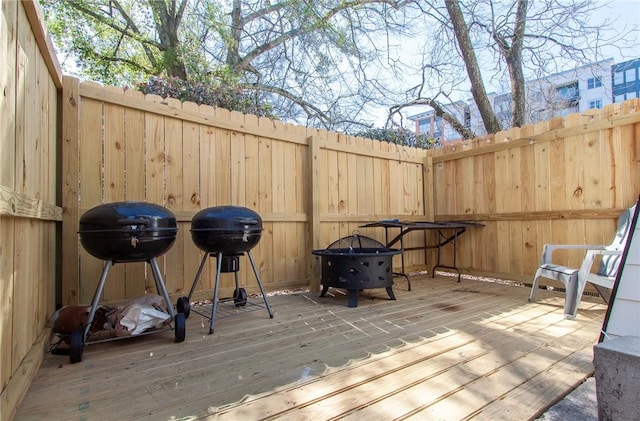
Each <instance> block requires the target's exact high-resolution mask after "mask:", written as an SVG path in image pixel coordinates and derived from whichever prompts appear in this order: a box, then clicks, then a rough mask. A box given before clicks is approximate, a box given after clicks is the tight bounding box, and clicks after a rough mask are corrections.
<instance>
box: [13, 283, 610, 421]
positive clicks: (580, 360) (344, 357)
mask: <svg viewBox="0 0 640 421" xmlns="http://www.w3.org/2000/svg"><path fill="white" fill-rule="evenodd" d="M411 282H412V287H413V291H411V292H408V291H407V290H406V283H405V282H400V281H399V282H397V284H396V285H395V287H394V291H395V294H396V297H397V298H398V299H397V300H396V301H391V300H389V299H388V296H387V294H386V291H385V290H384V289H381V290H365V291H364V292H362V293H361V294H360V298H359V302H358V304H359V305H358V307H357V308H348V307H347V297H346V295H345V294H344V293H343V292H342V291H340V290H334V289H330V290H329V291H330V293H332V294H331V295H332V296H327V297H324V298H320V297H318V295H319V294H318V293H310V292H298V293H291V294H285V295H274V296H272V297H270V298H269V303H270V304H271V307H272V308H273V311H274V313H275V318H274V319H270V318H269V316H268V314H267V311H266V310H264V309H260V311H243V309H240V310H239V311H238V314H237V316H234V317H226V318H221V319H218V320H216V325H215V333H214V334H213V335H209V334H208V328H209V321H208V320H207V319H206V318H204V317H202V316H200V315H198V314H195V313H192V316H191V317H190V318H189V319H188V320H187V338H186V341H185V342H183V343H174V342H173V338H174V336H173V332H170V331H167V332H166V333H160V334H154V335H148V336H144V337H138V338H132V339H127V340H123V341H114V342H108V343H103V344H94V345H89V346H88V347H87V348H86V349H85V352H84V356H83V360H82V362H80V363H78V364H73V365H72V364H70V363H69V361H68V358H67V357H61V356H55V355H47V356H46V357H45V360H44V362H43V364H42V366H41V368H40V369H39V371H38V374H37V376H36V378H35V379H34V381H33V384H32V385H31V388H30V389H29V392H28V393H27V395H26V397H25V399H24V400H23V402H22V404H21V406H20V408H19V411H18V413H17V415H16V420H36V419H37V420H40V419H56V420H67V419H69V420H71V419H73V420H78V419H83V420H123V419H126V420H138V419H149V420H173V419H189V420H192V419H217V418H222V419H231V420H237V419H246V420H249V419H250V420H254V419H310V418H315V419H322V420H328V419H354V420H361V419H371V420H374V419H380V420H390V419H411V418H413V419H421V420H425V419H427V420H429V419H438V420H461V419H474V420H498V419H505V420H506V419H509V420H513V419H519V420H526V419H533V418H535V417H537V416H538V415H540V414H541V413H542V412H543V411H544V410H546V409H547V408H548V407H549V406H551V405H552V404H554V403H555V402H556V401H558V400H559V399H560V398H562V397H563V396H564V395H566V394H567V393H568V392H569V391H570V390H571V389H573V388H575V387H576V386H577V385H578V384H580V383H581V382H582V381H583V380H584V379H585V378H587V377H589V376H590V375H591V374H592V372H593V364H592V356H593V345H595V344H596V342H597V339H598V335H599V331H600V327H601V324H602V320H603V318H604V313H605V310H606V306H605V304H604V302H602V301H601V300H599V299H594V298H587V297H585V299H584V301H583V302H582V303H581V304H580V309H579V311H578V317H577V318H576V320H565V319H564V317H563V310H562V306H563V302H564V296H563V294H560V293H554V292H550V291H540V294H539V300H538V301H537V302H536V303H528V302H527V297H528V294H529V289H528V288H524V287H519V286H513V285H504V284H499V283H490V282H480V281H472V280H465V279H463V280H462V282H461V283H457V282H455V278H451V277H441V276H437V277H436V278H435V279H432V278H431V277H430V276H427V275H419V276H414V277H412V280H411ZM256 300H258V301H260V302H261V299H259V298H258V299H256ZM231 311H232V312H233V311H236V310H231Z"/></svg>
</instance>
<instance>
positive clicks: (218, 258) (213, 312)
mask: <svg viewBox="0 0 640 421" xmlns="http://www.w3.org/2000/svg"><path fill="white" fill-rule="evenodd" d="M216 263H217V266H218V267H217V269H216V283H215V285H214V286H213V303H212V304H213V305H212V306H211V321H210V323H209V335H212V334H213V324H214V323H215V322H216V310H217V309H218V292H219V291H220V270H221V269H222V253H218V255H217V256H216Z"/></svg>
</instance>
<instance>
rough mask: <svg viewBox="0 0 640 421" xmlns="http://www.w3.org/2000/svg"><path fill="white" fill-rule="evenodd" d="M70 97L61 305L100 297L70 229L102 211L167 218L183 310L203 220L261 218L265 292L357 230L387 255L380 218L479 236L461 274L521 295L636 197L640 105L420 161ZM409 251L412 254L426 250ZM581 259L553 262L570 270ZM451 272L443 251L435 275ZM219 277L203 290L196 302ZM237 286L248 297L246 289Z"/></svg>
mask: <svg viewBox="0 0 640 421" xmlns="http://www.w3.org/2000/svg"><path fill="white" fill-rule="evenodd" d="M64 87H65V88H64V89H65V91H64V92H65V93H64V95H63V97H64V98H65V100H64V103H63V106H64V108H65V109H64V113H63V114H64V116H65V118H64V123H63V127H64V136H65V140H67V141H66V142H65V144H64V145H65V150H64V153H63V156H64V162H65V163H68V168H70V170H69V171H67V170H65V171H64V177H65V178H64V180H63V181H64V182H63V184H64V191H63V205H64V209H65V214H64V224H63V226H64V230H63V243H64V244H65V251H67V253H66V254H65V256H64V258H65V262H64V265H63V270H64V276H63V288H62V289H63V291H64V292H65V294H66V295H65V297H64V301H65V303H74V302H78V301H79V302H85V303H86V302H89V301H90V299H91V295H92V294H93V292H94V291H95V285H96V282H97V281H98V279H99V275H100V272H101V270H102V264H103V262H102V261H100V260H98V259H95V258H93V257H91V256H89V255H87V254H86V252H84V251H83V250H82V248H81V247H79V246H78V241H77V229H78V218H79V216H80V215H81V214H82V213H84V212H85V211H86V210H88V209H90V208H91V207H93V206H95V205H98V204H101V203H104V202H114V201H122V200H142V201H149V202H153V203H157V204H161V205H164V206H166V207H167V208H169V209H171V210H172V211H173V212H174V213H175V214H176V215H177V217H178V221H179V234H178V239H177V241H176V243H175V245H174V246H173V247H172V249H171V250H170V251H169V252H168V253H167V254H166V255H165V256H164V257H163V258H162V268H163V271H164V274H165V277H166V279H165V280H166V282H167V285H168V289H169V292H170V293H171V294H173V295H174V296H180V295H185V294H186V293H187V292H188V291H189V288H190V286H191V284H192V282H193V278H194V275H195V272H196V270H197V268H198V263H199V261H200V254H201V253H200V251H199V250H198V249H197V248H196V247H195V246H194V245H193V243H192V241H191V238H190V234H189V228H190V220H191V217H192V216H193V215H194V214H195V213H196V212H197V211H198V210H200V209H202V208H206V207H211V206H218V205H226V204H232V205H239V206H247V207H249V208H252V209H254V210H256V211H257V212H258V213H259V214H261V215H262V217H263V219H264V226H265V231H264V234H263V236H262V239H261V241H260V243H259V245H258V246H257V247H256V249H254V256H255V258H256V261H257V263H258V266H259V271H260V274H261V277H262V279H263V282H264V283H265V284H266V287H267V289H268V290H275V289H282V288H293V287H300V286H311V287H312V288H313V289H317V288H318V285H319V278H318V275H317V272H314V266H315V265H316V263H317V260H316V258H315V257H313V256H312V255H311V250H312V249H314V248H324V247H326V246H327V245H329V244H330V243H331V242H332V241H335V240H337V239H339V238H341V237H344V236H348V235H350V234H352V233H353V232H354V231H356V230H358V231H361V232H362V233H363V234H365V235H370V236H372V237H374V238H377V239H379V240H381V241H382V240H383V239H384V232H383V231H382V229H380V228H378V229H364V228H360V226H361V225H363V224H364V223H367V222H372V221H377V220H380V219H388V218H399V219H410V220H434V219H435V220H474V221H478V222H481V223H483V224H484V227H483V228H477V229H470V230H468V233H467V234H465V235H464V236H462V237H461V238H460V240H459V249H458V255H457V264H458V266H460V267H461V268H462V269H463V270H464V271H467V272H473V273H477V274H484V275H488V276H495V277H501V278H507V279H515V280H520V281H523V282H527V281H528V280H529V279H530V278H531V276H532V274H533V273H534V272H535V269H536V266H537V264H538V262H539V259H540V251H541V249H542V245H543V244H544V243H550V242H553V243H567V244H584V243H588V244H604V243H606V242H608V241H610V238H611V236H612V233H613V232H614V231H615V223H616V218H617V216H618V215H619V214H620V212H621V210H622V209H623V208H625V207H628V206H630V205H631V204H632V203H634V201H635V198H636V197H637V194H638V192H639V191H640V177H639V171H638V161H637V156H638V155H637V142H636V136H637V131H638V121H639V120H640V113H638V112H636V107H637V105H638V104H637V100H631V101H628V102H626V103H624V104H622V105H611V106H609V107H607V108H605V109H604V110H595V111H593V112H591V113H588V114H587V115H578V114H576V115H571V116H568V117H567V118H566V119H556V120H553V121H549V122H542V123H539V124H536V125H534V126H525V127H523V128H517V129H512V130H509V131H507V132H501V133H498V134H496V135H494V136H489V137H487V138H484V139H475V140H473V141H466V142H461V143H455V144H450V145H447V146H446V147H444V148H440V149H437V150H421V149H413V148H403V147H398V146H396V145H391V144H388V143H385V142H377V141H372V140H367V139H361V138H353V137H348V136H344V135H340V134H337V133H331V132H325V131H317V130H313V129H309V128H305V127H300V126H295V125H288V124H282V123H280V122H274V121H271V120H268V119H258V118H256V117H255V116H249V115H242V114H240V113H235V112H231V113H230V112H228V111H225V110H220V109H216V110H214V109H212V108H210V107H206V106H200V107H198V106H197V105H194V104H191V103H184V104H181V103H180V102H179V101H177V100H171V99H166V100H165V99H162V98H160V97H157V96H153V95H148V96H146V97H144V96H143V95H142V94H140V93H139V92H134V91H129V90H123V89H120V88H110V87H101V86H98V85H96V84H92V83H82V84H80V83H78V81H77V80H76V79H73V78H65V79H64ZM75 169H78V171H77V172H76V171H74V170H75ZM75 186H79V187H78V189H77V190H76V189H75V188H74V187H75ZM432 235H433V234H432ZM406 239H407V241H406V243H405V247H407V248H416V247H420V246H423V245H424V244H425V243H432V242H433V241H434V239H433V238H429V236H426V237H425V236H424V235H421V234H416V235H410V236H408V237H406ZM78 256H80V259H79V260H78ZM579 258H580V254H579V252H576V253H569V254H562V253H560V255H559V259H560V261H562V262H565V263H569V264H576V265H577V264H578V263H579ZM451 259H452V256H451V247H447V248H445V250H444V255H443V260H445V261H450V260H451ZM211 260H214V259H211ZM405 260H406V262H405V263H406V265H407V266H408V267H409V268H410V269H425V268H427V269H428V268H429V265H433V260H434V254H433V252H431V253H427V254H425V253H424V252H420V251H409V252H406V253H405ZM78 261H79V266H78V265H77V262H78ZM213 263H214V262H210V263H209V265H208V267H207V268H206V271H205V273H204V276H203V278H202V280H203V282H201V283H200V284H199V285H200V291H201V292H202V293H204V294H205V295H206V296H208V295H210V291H211V288H212V284H211V283H212V280H213V276H212V269H213ZM395 265H396V266H398V265H399V257H396V260H395ZM114 269H115V271H114V272H113V273H112V274H111V275H110V277H113V278H114V279H116V281H115V282H111V283H109V282H108V283H107V289H106V291H105V297H104V298H105V300H118V299H124V298H131V297H133V296H135V295H136V294H142V293H143V292H144V291H145V290H147V291H149V290H153V288H154V284H153V281H152V279H150V276H149V274H148V273H145V270H144V263H131V264H120V265H116V266H115V267H114ZM241 270H247V267H246V264H245V266H244V267H243V268H242V269H241ZM246 273H251V272H250V271H247V272H246ZM243 282H245V285H243V286H244V287H245V288H247V289H248V290H249V291H255V290H256V289H257V286H256V283H255V281H254V280H253V279H252V277H251V276H248V277H245V279H243ZM222 285H223V286H222V290H221V293H222V294H223V296H225V295H229V294H231V292H232V289H233V285H234V283H233V277H232V275H231V274H227V275H226V276H224V277H223V284H222Z"/></svg>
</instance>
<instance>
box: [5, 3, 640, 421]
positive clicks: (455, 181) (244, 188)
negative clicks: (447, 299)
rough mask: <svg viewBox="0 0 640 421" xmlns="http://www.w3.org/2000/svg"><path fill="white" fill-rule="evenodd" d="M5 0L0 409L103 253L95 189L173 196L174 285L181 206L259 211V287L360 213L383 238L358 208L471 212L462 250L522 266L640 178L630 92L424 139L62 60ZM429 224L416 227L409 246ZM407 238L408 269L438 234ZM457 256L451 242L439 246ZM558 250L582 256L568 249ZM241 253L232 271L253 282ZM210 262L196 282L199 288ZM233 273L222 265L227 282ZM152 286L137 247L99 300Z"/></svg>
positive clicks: (530, 267)
mask: <svg viewBox="0 0 640 421" xmlns="http://www.w3.org/2000/svg"><path fill="white" fill-rule="evenodd" d="M1 5H2V15H1V18H2V19H0V88H1V90H0V91H1V92H2V93H3V95H2V96H0V135H1V136H0V142H1V143H0V381H1V382H2V392H1V396H0V404H1V405H0V418H2V419H10V417H11V414H13V412H14V411H15V408H16V406H17V405H18V403H19V402H20V399H21V398H22V396H23V394H24V393H25V392H26V390H27V388H28V386H29V383H30V379H31V377H32V376H33V375H34V374H35V372H36V370H37V368H38V366H39V364H40V362H41V360H42V355H43V352H44V347H45V346H46V344H47V339H48V332H49V331H48V329H46V322H47V318H48V317H49V315H50V314H51V313H52V311H53V308H54V306H55V305H56V304H75V303H87V302H89V301H90V299H91V296H92V295H93V293H94V291H95V287H96V283H97V281H98V277H99V274H100V272H101V271H102V265H103V262H102V261H100V260H98V259H96V258H93V257H92V256H89V255H88V254H87V253H86V252H84V251H83V249H82V247H81V246H80V244H79V242H78V235H77V231H78V222H79V218H80V217H81V216H82V214H83V213H84V212H85V211H87V210H88V209H90V208H91V207H93V206H96V205H99V204H101V203H105V202H114V201H122V200H141V201H149V202H153V203H157V204H160V205H163V206H166V207H167V208H169V209H171V210H172V211H173V212H174V213H175V214H176V216H177V218H178V221H179V234H178V238H177V240H176V242H175V244H174V246H173V247H172V248H171V250H169V252H168V253H167V254H166V255H165V256H163V257H162V258H161V267H162V271H163V274H164V276H165V280H166V282H167V286H168V289H169V292H170V293H171V294H172V296H173V297H174V298H175V297H176V296H181V295H186V293H187V292H188V290H189V288H190V286H191V284H192V282H193V277H194V275H195V271H196V269H197V266H198V263H199V260H200V258H201V253H200V251H199V250H197V249H196V248H195V246H194V245H193V244H192V241H191V238H190V233H189V227H190V220H191V217H192V216H193V215H194V214H195V213H196V212H197V211H198V210H200V209H202V208H206V207H211V206H218V205H226V204H233V205H240V206H246V207H249V208H252V209H254V210H256V211H257V212H258V213H260V215H261V216H262V218H263V221H264V228H265V230H264V232H263V235H262V239H261V240H260V243H259V244H258V246H257V247H256V248H255V249H254V250H253V253H254V257H255V258H256V262H257V264H258V266H259V271H260V274H261V277H262V280H263V282H264V283H265V284H266V287H267V289H269V290H276V289H283V288H293V287H299V286H310V287H311V288H312V289H317V288H318V286H319V278H318V275H317V260H316V258H315V257H313V256H312V255H311V250H313V249H314V248H324V247H326V246H327V245H329V244H330V243H331V242H333V241H335V240H337V239H339V238H341V237H344V236H348V235H351V234H352V233H353V232H354V231H355V230H359V231H361V232H362V233H363V234H365V235H369V236H372V237H374V238H377V239H379V240H381V241H382V240H383V238H384V232H383V231H382V229H380V228H376V229H373V228H370V229H364V228H360V226H361V225H363V224H364V223H367V222H372V221H377V220H380V219H387V218H399V219H408V220H475V221H479V222H482V223H483V224H484V227H482V228H477V229H471V230H468V232H467V233H465V234H464V235H463V236H462V237H460V240H459V242H458V245H459V249H458V255H457V263H458V266H460V267H461V268H462V269H463V271H466V272H472V273H475V274H483V275H488V276H495V277H500V278H506V279H515V280H520V281H523V282H527V281H529V280H530V279H531V276H532V274H533V272H534V270H535V267H536V265H537V263H538V261H539V259H540V251H541V248H542V245H543V244H544V243H565V244H584V243H590V244H594V243H596V244H602V243H606V242H608V241H610V239H611V236H612V234H613V232H614V229H615V220H616V218H617V216H618V215H619V214H620V212H621V210H622V209H623V208H626V207H628V206H631V205H632V204H633V203H634V202H635V199H636V198H637V196H638V193H639V192H640V170H639V168H638V165H639V163H638V160H639V157H640V153H639V152H640V151H639V150H638V148H639V146H638V137H639V135H640V110H639V108H640V101H639V100H630V101H627V102H625V103H623V104H616V105H611V106H608V107H606V108H605V109H603V110H594V111H593V112H590V113H586V114H583V115H571V116H568V117H567V118H566V119H556V120H552V121H549V122H542V123H539V124H536V125H535V126H526V127H523V128H521V129H512V130H509V131H506V132H501V133H498V134H495V135H492V136H487V137H486V138H481V139H474V140H472V141H465V142H460V143H453V144H447V146H445V147H443V148H439V149H436V150H420V149H413V148H406V147H398V146H395V145H390V144H387V143H384V142H377V141H372V140H367V139H361V138H353V137H348V136H344V135H341V134H337V133H331V132H326V131H320V130H314V129H310V128H305V127H300V126H294V125H288V124H283V123H280V122H277V121H271V120H268V119H261V118H256V117H255V116H249V115H242V114H240V113H234V112H228V111H225V110H220V109H213V108H210V107H206V106H196V105H194V104H191V103H184V104H181V103H180V102H179V101H176V100H172V99H162V98H159V97H156V96H146V97H144V96H143V95H142V94H140V93H139V92H135V91H132V90H123V89H120V88H113V87H101V86H99V85H96V84H92V83H82V84H81V83H79V82H78V80H77V79H74V78H68V77H65V78H63V77H62V76H61V73H60V70H59V67H58V65H57V62H56V59H55V55H54V54H53V49H52V48H51V46H50V43H49V40H48V38H47V36H46V33H45V31H44V28H43V25H42V17H41V14H40V13H39V8H38V6H37V3H35V2H33V1H28V0H22V1H21V2H14V1H7V0H1ZM60 221H62V222H61V223H60ZM431 241H433V238H431V236H429V235H428V236H425V235H422V234H415V235H414V234H411V235H410V236H408V237H407V241H406V243H405V246H406V247H408V248H414V247H420V246H423V245H425V243H426V242H431ZM405 254H406V265H407V267H408V269H409V270H419V269H425V268H426V269H430V266H431V265H433V261H434V253H433V251H431V252H429V253H427V254H425V253H424V252H422V251H407V252H406V253H405ZM451 257H452V256H451V247H450V246H447V248H446V249H445V250H444V255H443V259H444V260H445V261H446V260H447V259H451ZM559 258H560V262H563V263H568V264H571V265H578V264H579V262H580V255H579V253H565V254H562V253H560V255H559ZM212 260H213V259H212ZM242 264H243V266H242V267H241V273H242V274H243V276H242V279H241V282H242V283H243V286H245V288H247V289H248V290H249V291H250V292H251V291H255V290H256V284H255V281H254V280H253V279H252V277H251V276H250V273H251V272H250V271H249V270H247V269H248V268H247V262H246V261H244V259H243V263H242ZM394 264H395V266H398V265H399V258H398V257H396V260H395V261H394ZM212 266H213V262H210V263H209V265H207V267H206V268H205V273H204V274H203V278H202V282H201V283H200V288H199V291H198V296H199V297H207V298H208V297H209V296H210V292H211V288H212V272H213V267H212ZM245 274H246V275H247V276H245ZM232 284H233V280H232V277H231V276H230V274H226V275H225V277H224V278H223V288H222V291H221V294H222V295H223V296H225V295H230V292H231V289H232ZM147 290H153V282H152V281H151V280H150V276H149V271H148V269H147V268H146V267H145V265H144V264H143V263H127V264H118V265H115V266H114V267H113V269H112V271H111V273H110V274H109V279H108V280H107V285H106V290H105V294H104V297H103V301H111V300H120V299H128V298H133V297H136V296H139V295H141V294H143V293H144V292H145V291H147Z"/></svg>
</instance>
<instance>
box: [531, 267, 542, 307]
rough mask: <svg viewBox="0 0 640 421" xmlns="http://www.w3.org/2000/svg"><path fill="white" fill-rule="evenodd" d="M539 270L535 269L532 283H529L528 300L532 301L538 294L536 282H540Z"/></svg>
mask: <svg viewBox="0 0 640 421" xmlns="http://www.w3.org/2000/svg"><path fill="white" fill-rule="evenodd" d="M540 276H541V275H540V270H537V271H536V275H535V276H534V277H533V284H532V285H531V293H529V302H530V303H533V302H534V301H535V300H536V296H537V295H538V283H539V282H540Z"/></svg>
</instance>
